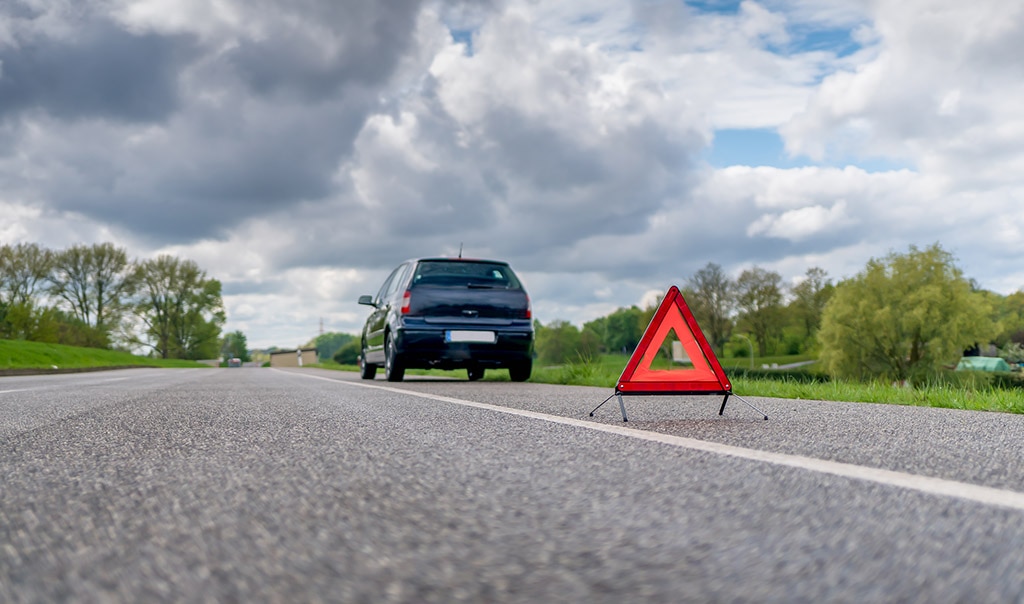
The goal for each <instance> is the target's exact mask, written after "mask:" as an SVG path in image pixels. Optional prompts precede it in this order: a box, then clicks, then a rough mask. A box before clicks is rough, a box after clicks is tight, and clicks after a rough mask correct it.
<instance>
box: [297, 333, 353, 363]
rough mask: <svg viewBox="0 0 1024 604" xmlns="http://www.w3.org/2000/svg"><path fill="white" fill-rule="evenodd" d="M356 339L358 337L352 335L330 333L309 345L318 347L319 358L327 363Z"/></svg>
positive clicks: (322, 335) (320, 336) (319, 336)
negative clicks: (343, 347)
mask: <svg viewBox="0 0 1024 604" xmlns="http://www.w3.org/2000/svg"><path fill="white" fill-rule="evenodd" d="M354 339H356V337H355V336H354V335H352V334H348V333H340V332H336V331H329V332H327V333H322V334H320V335H318V336H317V337H315V338H314V339H313V340H312V341H310V342H309V344H310V345H312V346H316V354H317V356H318V357H319V359H320V360H321V361H326V360H327V359H333V358H334V355H335V354H336V353H337V352H338V351H339V350H341V347H342V346H344V345H346V344H348V343H349V342H351V341H352V340H354Z"/></svg>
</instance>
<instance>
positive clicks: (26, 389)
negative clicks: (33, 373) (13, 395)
mask: <svg viewBox="0 0 1024 604" xmlns="http://www.w3.org/2000/svg"><path fill="white" fill-rule="evenodd" d="M29 390H34V388H18V389H17V390H0V394H7V393H9V392H28V391H29Z"/></svg>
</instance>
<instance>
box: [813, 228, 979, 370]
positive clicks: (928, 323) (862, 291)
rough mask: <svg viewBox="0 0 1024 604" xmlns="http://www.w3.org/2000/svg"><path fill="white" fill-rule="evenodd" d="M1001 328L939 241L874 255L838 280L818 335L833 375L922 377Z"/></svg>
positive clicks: (826, 364) (950, 363) (823, 357)
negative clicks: (856, 271) (851, 274)
mask: <svg viewBox="0 0 1024 604" xmlns="http://www.w3.org/2000/svg"><path fill="white" fill-rule="evenodd" d="M996 330H997V328H996V325H995V324H994V322H993V321H992V320H991V308H989V306H988V304H987V302H986V300H985V298H984V297H983V296H980V295H978V294H977V293H976V292H973V291H972V288H971V284H970V282H969V281H968V280H967V279H965V278H964V276H963V274H962V273H961V271H960V269H959V268H957V266H956V263H955V261H954V258H953V257H952V255H951V254H949V253H948V252H946V251H945V250H943V249H942V248H941V247H940V246H939V245H938V244H935V245H932V246H930V247H928V248H926V249H923V250H921V249H918V248H917V247H915V246H911V247H910V250H909V251H908V252H907V253H905V254H899V253H895V252H892V253H890V254H889V255H887V256H886V257H884V258H881V259H871V260H870V261H869V262H868V264H867V267H866V268H865V269H864V270H863V271H862V272H861V273H859V274H858V275H857V276H856V277H854V278H852V279H848V280H846V281H843V282H841V283H840V284H839V285H837V286H836V289H835V293H834V294H833V296H832V299H831V300H829V302H828V304H827V305H826V306H825V311H824V314H823V316H822V322H821V329H820V330H819V331H818V339H819V342H820V343H821V347H822V359H821V360H822V361H823V363H824V364H825V366H826V367H827V368H828V370H829V371H830V372H831V373H832V374H833V375H836V376H840V377H851V378H858V379H873V378H884V379H886V380H899V381H902V380H909V381H911V382H913V383H921V382H924V381H926V380H927V379H928V378H930V377H932V376H933V375H935V374H936V373H937V372H938V371H939V370H940V369H941V368H942V366H943V365H952V364H954V363H956V362H957V360H958V359H959V358H960V356H961V354H962V351H963V350H964V349H966V348H967V347H969V346H971V345H973V344H974V343H976V342H987V341H988V340H989V338H991V337H992V336H993V335H994V334H995V332H996Z"/></svg>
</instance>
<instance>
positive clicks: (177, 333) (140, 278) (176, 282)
mask: <svg viewBox="0 0 1024 604" xmlns="http://www.w3.org/2000/svg"><path fill="white" fill-rule="evenodd" d="M134 277H135V279H136V280H137V282H138V284H139V290H138V297H137V298H136V302H135V311H136V316H137V317H138V318H139V319H140V320H141V321H142V323H143V325H144V334H143V338H141V339H140V340H139V343H140V344H143V345H146V346H149V347H150V348H152V349H153V351H154V352H155V353H156V354H157V355H158V356H160V357H161V358H165V359H166V358H183V359H204V358H213V357H215V356H217V354H218V352H219V344H220V328H221V325H223V324H224V320H225V316H224V303H223V301H222V299H221V285H220V281H217V280H216V279H209V278H207V277H206V272H205V271H203V270H201V269H200V268H199V266H198V265H197V264H196V263H195V262H193V261H191V260H179V259H178V258H175V257H174V256H168V255H163V256H160V257H158V258H156V259H153V260H146V261H143V262H140V263H139V264H138V265H137V267H136V271H135V275H134Z"/></svg>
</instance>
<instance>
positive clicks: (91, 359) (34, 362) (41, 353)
mask: <svg viewBox="0 0 1024 604" xmlns="http://www.w3.org/2000/svg"><path fill="white" fill-rule="evenodd" d="M100 367H207V365H203V364H202V363H197V362H195V361H182V360H176V359H154V358H150V357H140V356H136V355H133V354H129V353H127V352H118V351H116V350H102V349H99V348H78V347H76V346H64V345H62V344H43V343H41V342H26V341H23V340H0V371H11V370H34V369H38V370H51V371H52V370H54V369H95V368H100Z"/></svg>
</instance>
